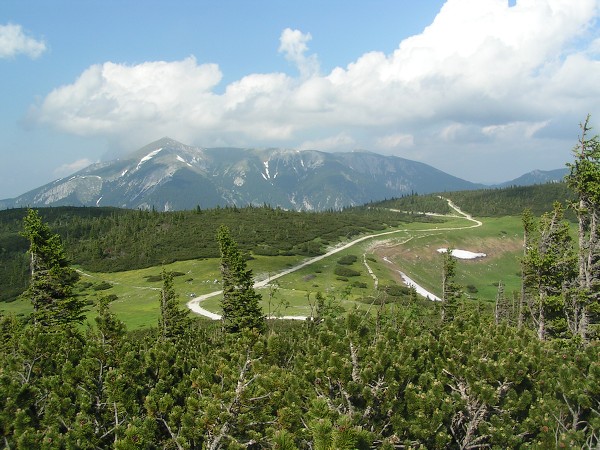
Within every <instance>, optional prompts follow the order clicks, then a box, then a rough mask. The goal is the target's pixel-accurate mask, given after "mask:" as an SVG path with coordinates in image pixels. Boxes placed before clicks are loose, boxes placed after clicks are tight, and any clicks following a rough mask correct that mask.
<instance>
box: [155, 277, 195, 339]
mask: <svg viewBox="0 0 600 450" xmlns="http://www.w3.org/2000/svg"><path fill="white" fill-rule="evenodd" d="M161 275H162V280H163V287H162V289H161V290H160V317H159V319H158V332H159V333H160V337H161V339H167V340H168V339H178V338H181V337H182V336H183V335H184V333H185V331H186V329H187V328H188V326H189V323H188V311H187V310H184V309H181V308H180V307H179V303H178V301H177V295H176V294H175V289H174V288H173V274H172V273H171V272H167V271H166V270H165V269H163V270H162V274H161Z"/></svg>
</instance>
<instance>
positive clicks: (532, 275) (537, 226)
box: [522, 202, 576, 339]
mask: <svg viewBox="0 0 600 450" xmlns="http://www.w3.org/2000/svg"><path fill="white" fill-rule="evenodd" d="M524 227H525V229H526V233H527V239H526V241H527V246H526V248H525V256H524V258H523V261H522V265H523V285H524V292H525V295H526V305H527V306H528V310H529V312H530V314H531V320H532V322H533V324H534V326H535V328H536V329H537V334H538V337H539V338H540V339H546V337H547V335H551V336H554V337H558V336H561V335H563V334H564V333H565V332H566V331H567V330H566V328H567V327H566V323H565V315H564V310H565V296H566V293H567V292H568V290H569V289H570V288H571V286H572V284H573V282H574V281H575V277H576V270H575V253H574V248H573V242H572V239H571V236H570V235H569V224H568V223H567V222H565V221H564V220H563V209H562V206H561V204H560V203H558V202H556V203H555V204H554V210H553V211H552V212H551V213H546V214H544V215H543V216H542V218H541V219H540V221H539V223H537V222H535V221H533V220H532V218H531V216H530V214H526V215H525V216H524Z"/></svg>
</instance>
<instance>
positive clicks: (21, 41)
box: [0, 23, 46, 58]
mask: <svg viewBox="0 0 600 450" xmlns="http://www.w3.org/2000/svg"><path fill="white" fill-rule="evenodd" d="M45 51H46V43H45V42H44V41H43V40H37V39H34V38H32V37H29V36H27V35H26V34H25V32H24V31H23V28H22V27H21V25H15V24H11V23H9V24H6V25H0V58H11V57H14V56H17V55H20V54H24V55H27V56H29V57H30V58H37V57H39V56H40V55H41V54H42V53H44V52H45Z"/></svg>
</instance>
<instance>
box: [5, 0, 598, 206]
mask: <svg viewBox="0 0 600 450" xmlns="http://www.w3.org/2000/svg"><path fill="white" fill-rule="evenodd" d="M599 14H600V0H577V1H573V0H517V1H516V2H515V1H507V0H447V1H441V0H440V1H438V0H427V1H423V2H417V1H414V0H371V1H365V0H363V1H355V0H346V1H323V0H321V1H318V2H317V1H312V0H308V1H307V0H303V1H296V0H289V1H280V0H278V1H276V0H255V1H241V0H238V1H233V0H220V1H218V2H217V1H177V0H175V1H169V2H167V1H158V0H155V1H144V2H139V1H131V0H129V1H128V0H121V1H113V0H105V1H81V0H78V1H65V0H55V1H47V0H43V1H42V0H39V1H29V0H3V4H2V7H1V8H0V71H1V73H2V78H1V80H2V82H1V83H0V95H1V98H2V102H1V103H0V133H1V136H2V140H1V141H0V198H8V197H13V196H16V195H19V194H22V193H24V192H26V191H28V190H30V189H32V188H35V187H38V186H40V185H42V184H45V183H47V182H49V181H51V180H54V179H57V178H60V177H63V176H67V175H69V174H70V173H72V172H74V171H76V170H78V169H80V168H82V167H85V166H86V165H88V164H90V163H92V162H95V161H99V160H105V159H110V158H114V157H117V156H119V155H122V154H124V153H127V152H131V151H134V150H136V149H137V148H139V147H142V146H144V145H146V144H148V143H150V142H152V141H154V140H156V139H159V138H161V137H163V136H169V137H171V138H174V139H177V140H179V141H181V142H183V143H185V144H190V145H197V146H202V147H216V146H238V147H286V148H298V149H317V150H323V151H352V150H356V149H364V150H370V151H374V152H378V153H382V154H389V155H397V156H401V157H404V158H408V159H413V160H417V161H422V162H424V163H427V164H431V165H433V166H434V167H437V168H439V169H441V170H444V171H446V172H448V173H451V174H453V175H456V176H459V177H461V178H464V179H467V180H470V181H476V182H489V183H492V182H497V181H506V180H509V179H511V178H514V177H517V176H519V175H521V174H523V173H525V172H528V171H530V170H533V169H546V170H548V169H554V168H559V167H563V166H564V164H565V162H567V161H569V160H570V158H571V149H572V148H573V146H574V145H575V144H576V141H577V137H578V134H579V128H578V124H579V123H580V122H581V121H582V120H584V119H585V116H586V115H587V114H588V113H591V114H592V123H593V125H595V126H596V130H597V129H598V126H597V125H596V124H600V81H598V80H600V28H599V25H598V16H599Z"/></svg>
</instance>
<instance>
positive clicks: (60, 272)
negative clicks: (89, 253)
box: [21, 209, 85, 326]
mask: <svg viewBox="0 0 600 450" xmlns="http://www.w3.org/2000/svg"><path fill="white" fill-rule="evenodd" d="M23 223H24V227H23V228H24V230H23V232H22V233H21V234H22V236H24V237H25V238H27V239H28V240H29V244H30V245H29V257H30V273H31V282H30V284H29V287H28V289H27V291H26V292H25V295H26V296H27V297H29V298H30V299H31V303H32V304H33V319H34V322H35V323H36V324H37V325H44V326H56V325H68V324H73V323H76V322H79V323H81V322H83V320H84V318H85V316H84V302H83V300H82V299H81V298H78V297H77V296H75V295H74V294H73V286H74V285H75V283H76V282H77V280H78V279H79V275H78V274H77V272H76V271H75V270H74V269H72V268H71V267H70V266H69V261H68V259H67V256H66V255H65V251H64V249H63V246H62V243H61V240H60V236H59V235H58V234H54V233H52V231H51V230H50V227H49V226H48V225H47V224H45V223H44V222H42V219H41V217H40V216H39V214H38V212H37V211H35V210H33V209H30V210H29V211H28V212H27V216H26V217H25V219H24V220H23Z"/></svg>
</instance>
